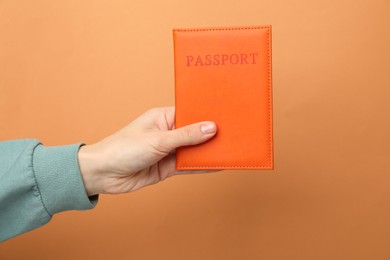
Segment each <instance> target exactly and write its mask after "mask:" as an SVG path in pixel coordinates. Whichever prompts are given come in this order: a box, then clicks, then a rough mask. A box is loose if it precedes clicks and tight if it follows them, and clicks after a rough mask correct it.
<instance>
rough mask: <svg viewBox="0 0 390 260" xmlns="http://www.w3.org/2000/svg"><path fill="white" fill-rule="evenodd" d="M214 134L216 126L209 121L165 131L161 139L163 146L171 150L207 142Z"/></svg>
mask: <svg viewBox="0 0 390 260" xmlns="http://www.w3.org/2000/svg"><path fill="white" fill-rule="evenodd" d="M216 132H217V126H216V124H215V123H214V122H211V121H205V122H200V123H195V124H191V125H187V126H184V127H180V128H177V129H174V130H170V131H167V132H166V136H165V137H164V138H163V139H164V143H165V145H164V146H165V147H169V148H170V149H171V150H173V149H176V148H177V147H180V146H186V145H195V144H200V143H203V142H205V141H207V140H209V139H210V138H211V137H213V136H214V135H215V134H216Z"/></svg>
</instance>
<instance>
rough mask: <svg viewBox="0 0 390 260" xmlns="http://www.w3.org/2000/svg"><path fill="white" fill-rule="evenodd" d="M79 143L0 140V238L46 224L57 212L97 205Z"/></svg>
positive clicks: (0, 239)
mask: <svg viewBox="0 0 390 260" xmlns="http://www.w3.org/2000/svg"><path fill="white" fill-rule="evenodd" d="M79 146H80V144H76V145H68V146H57V147H45V146H43V145H42V144H40V142H39V141H38V140H34V139H29V140H15V141H7V142H0V241H3V240H6V239H9V238H11V237H13V236H16V235H18V234H21V233H24V232H27V231H29V230H32V229H35V228H37V227H39V226H42V225H44V224H45V223H47V222H49V220H50V219H51V216H52V215H53V214H55V213H58V212H61V211H65V210H70V209H89V208H93V207H94V205H95V204H96V201H97V197H92V198H91V200H90V199H89V198H88V197H87V195H86V192H85V188H84V185H83V182H82V178H81V176H80V171H79V168H78V161H77V152H78V149H79Z"/></svg>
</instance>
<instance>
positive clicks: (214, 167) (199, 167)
mask: <svg viewBox="0 0 390 260" xmlns="http://www.w3.org/2000/svg"><path fill="white" fill-rule="evenodd" d="M193 168H198V169H205V168H207V169H210V168H213V169H217V168H265V169H270V168H271V166H268V165H267V166H180V167H178V169H193Z"/></svg>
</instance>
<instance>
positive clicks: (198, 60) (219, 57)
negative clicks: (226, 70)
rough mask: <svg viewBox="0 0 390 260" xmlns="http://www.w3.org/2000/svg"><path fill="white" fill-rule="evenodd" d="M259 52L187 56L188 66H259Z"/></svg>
mask: <svg viewBox="0 0 390 260" xmlns="http://www.w3.org/2000/svg"><path fill="white" fill-rule="evenodd" d="M258 56H259V53H258V52H250V53H232V54H225V53H224V54H206V55H187V56H186V59H187V60H186V65H187V66H221V65H223V66H225V65H246V64H248V65H250V64H257V58H258Z"/></svg>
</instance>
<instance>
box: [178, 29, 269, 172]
mask: <svg viewBox="0 0 390 260" xmlns="http://www.w3.org/2000/svg"><path fill="white" fill-rule="evenodd" d="M253 29H268V31H267V32H268V33H267V38H268V53H267V58H268V126H269V159H270V160H269V165H266V166H264V165H259V166H180V167H178V169H190V168H192V169H193V168H197V169H205V168H213V169H216V168H265V169H271V168H272V167H271V165H272V152H271V151H272V142H271V57H270V48H271V42H270V27H269V26H259V27H231V28H204V29H201V28H200V29H174V30H173V31H176V32H198V31H223V30H253Z"/></svg>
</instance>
